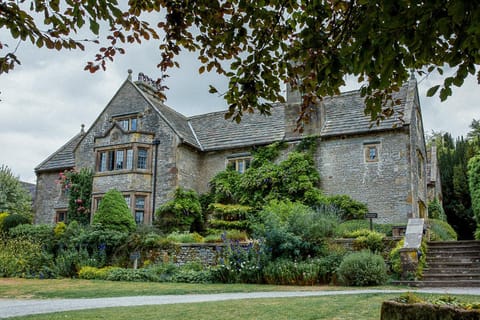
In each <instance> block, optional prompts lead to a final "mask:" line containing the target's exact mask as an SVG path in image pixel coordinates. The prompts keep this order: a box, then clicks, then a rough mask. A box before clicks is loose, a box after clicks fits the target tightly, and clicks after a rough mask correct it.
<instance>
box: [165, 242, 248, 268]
mask: <svg viewBox="0 0 480 320" xmlns="http://www.w3.org/2000/svg"><path fill="white" fill-rule="evenodd" d="M240 246H242V247H247V246H248V243H240ZM226 247H227V245H226V244H224V243H181V244H177V245H176V248H175V249H173V250H172V249H170V250H160V256H161V257H162V260H163V261H164V262H166V261H169V262H173V263H175V264H176V265H179V266H181V265H184V264H186V263H190V262H199V263H201V264H203V265H206V266H214V265H217V264H218V263H219V262H220V259H221V258H222V257H223V256H224V253H225V249H226Z"/></svg>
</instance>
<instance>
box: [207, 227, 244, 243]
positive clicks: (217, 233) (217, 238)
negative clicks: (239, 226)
mask: <svg viewBox="0 0 480 320" xmlns="http://www.w3.org/2000/svg"><path fill="white" fill-rule="evenodd" d="M224 239H228V240H232V241H242V242H245V241H248V239H249V237H248V234H247V233H246V232H245V231H242V230H235V229H234V230H218V229H210V230H209V234H207V235H206V236H205V237H204V238H203V242H205V243H219V242H223V241H224Z"/></svg>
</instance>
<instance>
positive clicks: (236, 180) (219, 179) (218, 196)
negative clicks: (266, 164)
mask: <svg viewBox="0 0 480 320" xmlns="http://www.w3.org/2000/svg"><path fill="white" fill-rule="evenodd" d="M240 177H241V174H240V173H239V172H237V171H236V170H231V169H227V170H224V171H221V172H219V173H217V174H216V175H215V176H214V177H213V178H212V180H211V181H210V183H209V184H210V194H211V198H212V199H211V200H213V202H214V203H224V204H234V203H238V201H239V190H238V188H239V185H240Z"/></svg>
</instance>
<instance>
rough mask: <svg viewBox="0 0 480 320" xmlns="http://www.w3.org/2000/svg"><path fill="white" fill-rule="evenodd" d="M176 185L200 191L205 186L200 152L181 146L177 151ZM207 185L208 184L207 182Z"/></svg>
mask: <svg viewBox="0 0 480 320" xmlns="http://www.w3.org/2000/svg"><path fill="white" fill-rule="evenodd" d="M176 156H177V157H176V158H177V168H178V185H179V186H180V187H182V188H185V189H192V190H200V188H201V186H203V185H205V181H204V180H203V168H202V167H201V166H200V159H201V155H200V152H199V151H197V150H195V149H193V148H191V147H188V146H185V145H182V146H180V147H179V148H178V149H177V155H176ZM207 183H208V182H207Z"/></svg>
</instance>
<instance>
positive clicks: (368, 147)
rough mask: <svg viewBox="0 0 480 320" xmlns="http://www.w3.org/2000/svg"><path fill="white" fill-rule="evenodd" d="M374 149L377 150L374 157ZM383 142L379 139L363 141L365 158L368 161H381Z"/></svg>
mask: <svg viewBox="0 0 480 320" xmlns="http://www.w3.org/2000/svg"><path fill="white" fill-rule="evenodd" d="M372 150H373V151H374V152H375V153H374V157H373V158H372ZM380 151H381V143H380V142H379V141H372V142H364V143H363V158H364V161H365V162H366V163H377V162H379V161H380Z"/></svg>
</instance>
